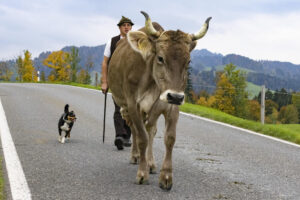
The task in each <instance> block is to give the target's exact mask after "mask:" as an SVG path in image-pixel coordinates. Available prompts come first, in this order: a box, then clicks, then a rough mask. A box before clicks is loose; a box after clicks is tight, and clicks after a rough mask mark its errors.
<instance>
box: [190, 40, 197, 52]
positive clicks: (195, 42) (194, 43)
mask: <svg viewBox="0 0 300 200" xmlns="http://www.w3.org/2000/svg"><path fill="white" fill-rule="evenodd" d="M196 44H197V40H195V41H192V43H191V44H190V52H191V51H192V50H193V49H194V48H195V47H196Z"/></svg>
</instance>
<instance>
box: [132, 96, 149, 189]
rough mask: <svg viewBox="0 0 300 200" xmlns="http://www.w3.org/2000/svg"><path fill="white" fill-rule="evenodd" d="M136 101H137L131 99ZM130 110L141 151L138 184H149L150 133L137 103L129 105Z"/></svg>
mask: <svg viewBox="0 0 300 200" xmlns="http://www.w3.org/2000/svg"><path fill="white" fill-rule="evenodd" d="M131 102H133V103H135V101H131ZM128 112H129V116H130V119H131V120H132V127H133V129H134V131H135V133H136V144H137V147H138V151H139V153H140V160H139V161H140V163H139V168H138V171H137V176H136V183H137V184H148V179H149V170H148V165H147V160H146V149H147V145H148V134H147V131H146V128H145V126H144V123H143V121H142V117H141V116H140V114H139V112H138V109H137V106H136V105H128Z"/></svg>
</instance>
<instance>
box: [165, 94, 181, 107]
mask: <svg viewBox="0 0 300 200" xmlns="http://www.w3.org/2000/svg"><path fill="white" fill-rule="evenodd" d="M183 99H184V95H183V94H177V93H168V94H167V100H168V102H169V103H172V104H177V105H180V104H181V103H182V101H183Z"/></svg>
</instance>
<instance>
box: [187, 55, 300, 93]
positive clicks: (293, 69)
mask: <svg viewBox="0 0 300 200" xmlns="http://www.w3.org/2000/svg"><path fill="white" fill-rule="evenodd" d="M191 58H192V62H191V67H192V76H193V78H192V80H193V84H194V88H195V90H196V91H197V92H198V91H199V90H202V89H205V88H203V87H213V86H215V83H212V77H211V76H215V73H213V72H215V71H218V70H220V69H223V68H224V66H225V65H227V64H229V63H232V64H234V65H236V66H237V67H238V68H239V69H241V70H244V71H246V72H247V81H249V82H252V83H254V84H256V85H263V84H264V85H265V86H266V87H267V88H270V89H271V90H276V89H278V90H280V89H281V88H285V89H287V90H293V91H300V79H299V78H298V77H300V65H295V64H292V63H289V62H279V61H266V60H261V61H255V60H252V59H250V58H247V57H245V56H240V55H235V54H228V55H226V56H223V55H221V54H215V53H211V52H209V51H207V50H205V49H204V50H194V51H193V52H192V54H191ZM207 70H210V71H212V73H207V72H206V71H207ZM206 90H208V89H206Z"/></svg>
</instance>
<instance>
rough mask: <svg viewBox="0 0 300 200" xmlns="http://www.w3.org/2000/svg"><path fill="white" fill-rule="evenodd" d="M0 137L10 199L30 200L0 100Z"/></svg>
mask: <svg viewBox="0 0 300 200" xmlns="http://www.w3.org/2000/svg"><path fill="white" fill-rule="evenodd" d="M0 137H1V143H2V149H3V155H4V159H5V164H6V171H7V174H8V179H9V185H10V190H11V195H12V199H14V200H17V199H22V200H31V193H30V190H29V187H28V184H27V181H26V178H25V174H24V171H23V168H22V165H21V162H20V160H19V156H18V153H17V151H16V147H15V145H14V142H13V140H12V137H11V134H10V131H9V127H8V123H7V120H6V116H5V111H4V108H3V106H2V102H1V98H0Z"/></svg>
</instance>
